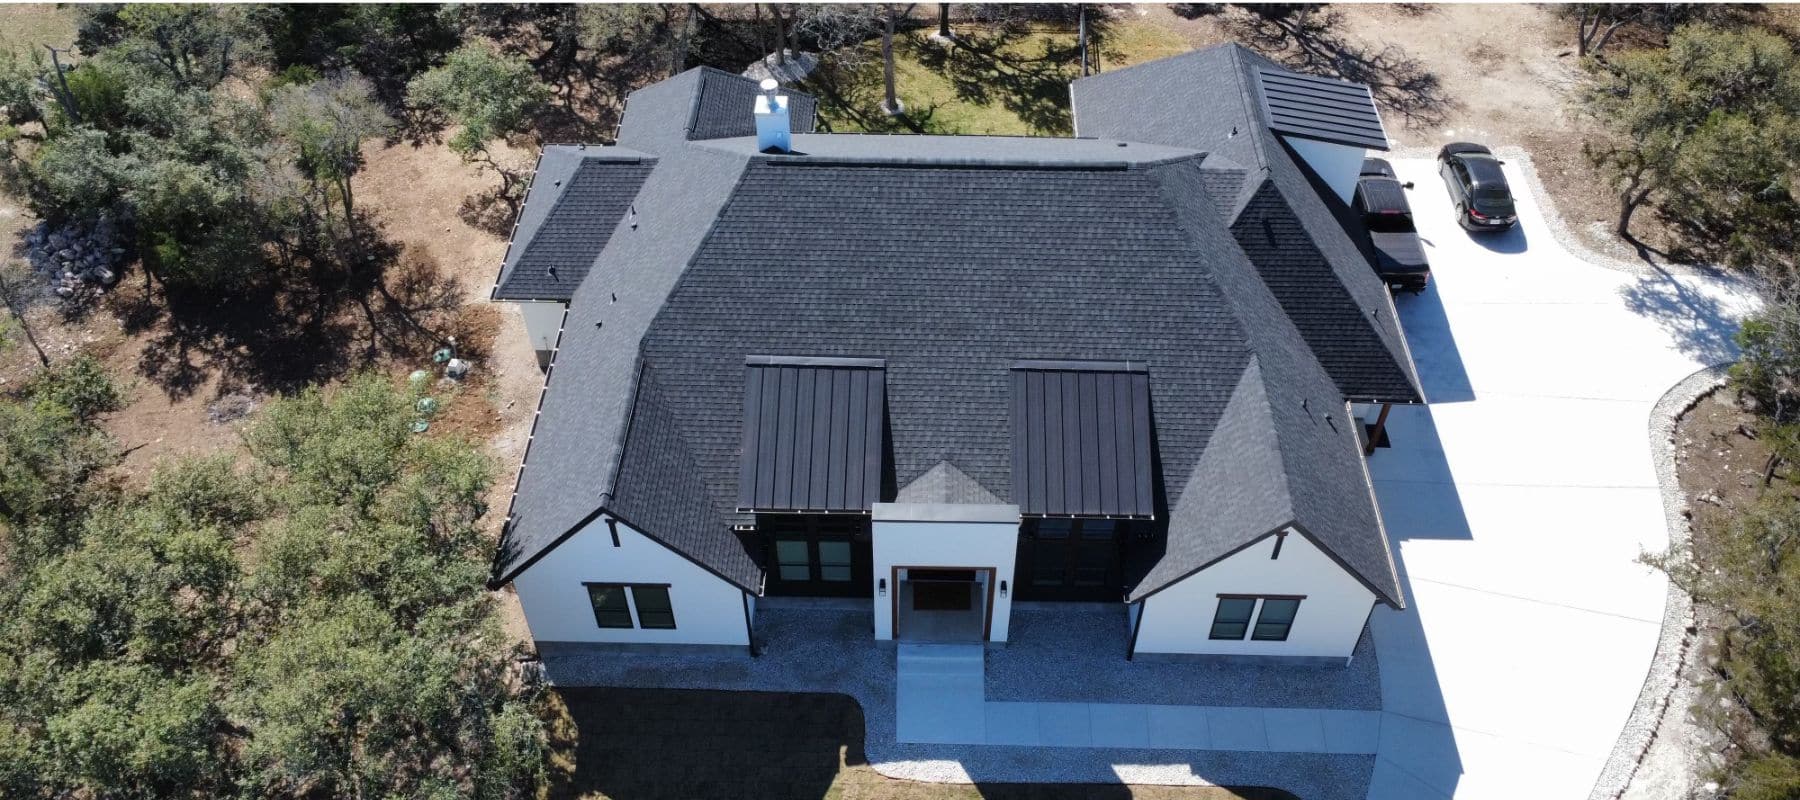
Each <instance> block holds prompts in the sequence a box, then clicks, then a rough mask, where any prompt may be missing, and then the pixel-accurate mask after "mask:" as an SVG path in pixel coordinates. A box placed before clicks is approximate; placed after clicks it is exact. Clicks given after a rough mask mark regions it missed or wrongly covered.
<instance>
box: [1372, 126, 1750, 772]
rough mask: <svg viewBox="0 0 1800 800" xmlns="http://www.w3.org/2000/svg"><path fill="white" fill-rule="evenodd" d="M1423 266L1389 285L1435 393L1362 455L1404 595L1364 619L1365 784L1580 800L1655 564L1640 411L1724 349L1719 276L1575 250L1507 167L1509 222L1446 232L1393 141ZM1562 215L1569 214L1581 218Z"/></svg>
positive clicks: (1430, 174)
mask: <svg viewBox="0 0 1800 800" xmlns="http://www.w3.org/2000/svg"><path fill="white" fill-rule="evenodd" d="M1395 168H1396V170H1397V171H1398V172H1399V174H1400V177H1401V179H1402V180H1410V181H1414V182H1415V183H1416V188H1415V189H1413V190H1412V191H1411V192H1410V195H1411V199H1412V205H1413V211H1414V215H1415V217H1416V219H1417V221H1418V225H1419V228H1420V231H1421V234H1422V236H1423V238H1424V239H1425V241H1426V249H1427V253H1428V255H1429V256H1430V259H1431V264H1432V274H1433V280H1432V285H1431V288H1430V289H1429V290H1428V291H1427V292H1425V293H1424V294H1422V295H1419V296H1409V295H1403V296H1401V297H1400V298H1399V299H1398V300H1397V302H1396V305H1397V306H1398V309H1399V312H1400V317H1401V321H1402V323H1403V325H1404V326H1405V329H1406V334H1407V339H1408V342H1409V344H1410V346H1411V348H1412V351H1413V355H1414V360H1415V361H1416V362H1417V364H1418V366H1419V370H1420V373H1421V376H1422V378H1423V380H1424V383H1425V392H1426V394H1427V396H1428V399H1429V400H1430V402H1431V405H1430V406H1428V407H1425V408H1396V409H1395V410H1394V412H1393V414H1392V416H1391V418H1390V420H1389V429H1390V431H1391V434H1392V437H1391V438H1392V441H1393V442H1394V447H1393V449H1391V450H1382V451H1378V452H1377V453H1376V455H1375V456H1374V457H1373V458H1372V459H1371V461H1370V471H1371V474H1372V476H1373V478H1374V483H1375V488H1376V494H1377V496H1378V498H1379V501H1380V504H1381V509H1382V515H1383V517H1384V519H1385V521H1386V523H1387V526H1388V534H1389V536H1390V538H1391V539H1392V541H1393V544H1394V546H1395V547H1396V549H1397V550H1398V553H1397V558H1396V561H1397V562H1398V564H1399V565H1400V568H1401V571H1402V573H1403V576H1402V577H1403V579H1404V581H1405V584H1406V585H1405V588H1406V592H1407V603H1408V608H1407V609H1406V610H1404V611H1392V610H1389V609H1385V608H1378V609H1377V610H1376V612H1375V615H1374V616H1373V617H1372V619H1371V628H1372V632H1373V634H1374V637H1375V648H1376V652H1377V653H1378V654H1379V657H1380V662H1381V689H1382V691H1381V694H1382V709H1383V714H1382V723H1381V733H1380V743H1379V747H1378V749H1377V759H1376V767H1375V774H1374V776H1373V778H1372V781H1371V787H1370V791H1369V797H1370V798H1375V799H1377V800H1387V799H1388V798H1404V800H1422V799H1424V798H1437V797H1457V798H1519V797H1545V798H1581V797H1586V796H1587V795H1588V793H1589V791H1590V789H1591V788H1592V787H1593V785H1594V781H1595V778H1596V776H1597V775H1598V774H1599V773H1600V770H1601V766H1602V765H1603V764H1604V763H1605V762H1606V759H1607V757H1608V755H1609V753H1610V752H1611V750H1612V748H1613V745H1614V741H1615V740H1616V739H1617V737H1618V736H1619V732H1620V729H1621V727H1622V726H1623V725H1624V723H1625V721H1626V718H1627V716H1628V715H1629V714H1630V712H1631V710H1632V707H1633V703H1634V701H1635V700H1636V698H1637V695H1638V692H1639V689H1640V687H1641V686H1642V685H1643V682H1644V677H1645V674H1646V672H1647V670H1648V668H1649V665H1650V660H1651V656H1652V653H1653V651H1654V650H1655V646H1656V643H1657V637H1658V633H1659V629H1660V626H1661V624H1662V620H1663V606H1664V601H1665V597H1666V589H1667V582H1666V580H1665V579H1664V577H1663V576H1662V575H1661V574H1660V573H1657V572H1655V571H1653V570H1651V569H1649V568H1647V567H1645V566H1643V565H1641V564H1639V563H1637V561H1636V559H1637V557H1638V555H1639V554H1640V553H1641V552H1645V551H1651V552H1654V551H1659V550H1661V549H1663V548H1664V547H1665V546H1666V545H1667V541H1668V538H1667V537H1668V531H1667V527H1666V525H1665V522H1664V518H1663V506H1662V497H1661V493H1660V491H1659V488H1658V484H1657V480H1656V476H1655V472H1654V468H1653V464H1652V461H1651V456H1650V447H1649V425H1648V423H1649V415H1650V412H1651V409H1652V408H1653V407H1654V406H1655V403H1656V401H1657V399H1658V398H1659V397H1661V396H1662V395H1663V393H1664V392H1665V391H1667V390H1668V389H1669V387H1671V386H1673V385H1674V384H1675V383H1677V382H1678V381H1680V380H1682V379H1683V378H1685V377H1687V376H1688V375H1690V374H1692V373H1693V372H1694V371H1695V370H1697V369H1699V368H1701V367H1703V366H1707V365H1711V364H1716V363H1722V362H1726V361H1730V360H1732V359H1733V358H1735V348H1734V346H1733V344H1732V341H1731V336H1732V333H1733V331H1734V330H1735V329H1736V325H1737V319H1738V318H1739V316H1740V315H1741V314H1742V313H1743V312H1744V311H1745V310H1746V309H1748V308H1750V307H1753V303H1754V301H1753V300H1752V299H1751V294H1750V292H1749V291H1747V289H1746V288H1745V287H1742V286H1740V285H1737V284H1735V283H1733V282H1730V281H1726V280H1720V279H1710V278H1701V277H1689V276H1673V275H1667V274H1659V273H1654V272H1653V273H1650V274H1648V275H1633V274H1629V273H1623V272H1617V271H1613V270H1608V269H1604V268H1601V267H1597V266H1593V265H1590V264H1588V263H1586V262H1584V261H1582V260H1581V259H1580V258H1577V257H1576V256H1574V255H1571V254H1569V253H1567V252H1565V251H1564V250H1562V249H1561V247H1559V246H1558V244H1557V243H1556V242H1555V241H1554V240H1553V239H1552V237H1551V236H1550V234H1549V233H1548V231H1547V229H1546V228H1545V227H1544V222H1543V218H1542V216H1541V212H1540V211H1539V208H1538V206H1537V202H1536V200H1535V198H1533V197H1532V196H1530V193H1529V192H1528V191H1527V189H1526V182H1525V181H1524V180H1522V179H1521V178H1522V176H1521V175H1520V174H1519V172H1518V170H1517V168H1516V165H1509V166H1507V167H1506V170H1507V173H1508V177H1509V179H1510V181H1511V183H1512V186H1513V189H1514V192H1515V193H1516V194H1517V195H1518V200H1519V218H1520V222H1519V227H1518V229H1517V230H1515V231H1513V232H1510V233H1506V234H1500V235H1497V236H1492V237H1485V238H1477V237H1472V236H1471V235H1469V234H1467V233H1465V232H1463V231H1462V230H1460V229H1458V228H1457V227H1456V225H1455V223H1454V221H1453V219H1452V212H1451V210H1450V207H1449V200H1448V198H1447V195H1446V193H1445V190H1444V187H1443V183H1442V181H1441V180H1439V178H1438V177H1437V174H1436V170H1435V164H1434V163H1433V162H1432V161H1430V160H1416V159H1414V160H1398V161H1396V162H1395ZM1577 222H1580V221H1577Z"/></svg>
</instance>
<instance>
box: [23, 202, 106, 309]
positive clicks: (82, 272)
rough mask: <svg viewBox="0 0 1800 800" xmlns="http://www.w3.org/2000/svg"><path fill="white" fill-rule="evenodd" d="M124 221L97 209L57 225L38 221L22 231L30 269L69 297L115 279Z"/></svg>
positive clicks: (54, 288)
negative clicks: (90, 216)
mask: <svg viewBox="0 0 1800 800" xmlns="http://www.w3.org/2000/svg"><path fill="white" fill-rule="evenodd" d="M125 224H126V221H123V220H120V219H119V218H117V217H115V216H114V215H113V214H111V213H108V212H101V214H100V216H99V217H97V218H95V219H92V220H70V221H68V222H65V223H63V224H61V225H58V226H52V225H51V224H50V223H49V222H40V223H38V224H37V225H36V226H35V227H33V228H32V229H31V230H30V231H29V232H28V233H26V234H25V246H26V248H27V253H28V258H29V259H30V261H31V267H32V269H35V270H37V271H38V272H41V273H43V274H44V275H45V277H46V278H48V280H49V283H50V290H51V291H52V292H55V293H56V296H58V297H63V298H71V297H74V296H75V295H77V294H79V293H81V292H82V290H83V289H88V288H94V289H104V288H105V287H108V286H111V285H113V284H114V283H117V282H118V281H119V272H120V270H121V269H122V268H123V265H124V261H125V254H126V247H125V244H126V242H127V237H126V236H125V235H124V232H123V230H122V228H123V227H124V225H125Z"/></svg>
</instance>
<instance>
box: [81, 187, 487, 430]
mask: <svg viewBox="0 0 1800 800" xmlns="http://www.w3.org/2000/svg"><path fill="white" fill-rule="evenodd" d="M357 229H358V234H357V236H356V237H355V240H354V242H337V243H333V244H329V245H328V244H323V243H316V242H314V243H309V244H308V245H307V246H305V247H302V248H297V250H298V251H301V252H304V255H303V256H302V257H301V258H299V259H297V260H295V261H294V262H293V263H290V264H287V265H283V266H276V265H271V269H270V271H269V272H270V274H269V276H268V277H266V278H265V279H263V280H261V281H258V282H256V283H255V284H254V285H251V286H248V287H244V288H241V289H238V290H235V291H232V292H229V293H222V292H220V291H218V290H216V289H211V288H203V287H183V286H180V285H167V286H163V287H162V291H161V292H160V294H159V295H151V294H150V293H149V292H144V293H142V295H141V296H134V297H131V298H126V299H122V301H121V302H120V303H117V304H116V305H115V306H114V309H115V313H117V314H118V315H119V317H120V320H121V322H122V324H123V325H124V327H125V329H126V331H127V333H134V334H135V333H143V332H149V333H150V335H149V337H148V341H147V342H146V344H145V346H144V349H143V351H142V353H140V354H139V358H138V364H137V371H138V373H139V374H140V375H142V376H143V377H144V378H146V379H148V380H149V381H151V382H152V383H154V384H156V385H157V386H158V387H159V388H161V389H162V390H163V392H164V393H165V394H166V395H168V396H169V397H170V398H172V399H180V398H184V397H188V396H190V395H192V394H193V393H194V392H196V391H198V390H199V389H200V388H201V387H203V386H205V385H207V384H208V383H209V382H211V381H213V380H214V379H215V378H216V380H217V385H216V387H215V393H216V394H217V395H219V396H224V395H227V394H230V393H233V392H238V391H245V390H256V391H274V392H291V391H297V390H299V389H301V388H303V387H305V386H308V385H311V384H315V383H319V382H321V381H327V380H331V379H334V378H338V377H342V376H343V375H345V374H348V373H349V372H350V371H352V370H354V369H357V368H359V367H363V366H368V365H371V364H376V363H379V362H381V361H382V360H384V359H391V358H409V357H420V356H423V355H424V354H425V353H428V352H430V351H431V350H432V349H433V348H435V347H437V346H439V344H440V343H441V342H442V341H443V340H444V338H445V337H444V335H443V334H441V333H439V331H440V330H441V329H444V327H445V326H446V325H448V324H449V322H450V320H451V317H452V316H453V315H454V314H455V312H456V310H457V309H458V308H459V307H460V306H461V304H462V301H463V298H462V289H461V287H460V285H458V284H457V283H456V281H455V279H454V277H453V276H450V275H448V274H446V273H445V272H444V271H443V270H442V269H441V268H440V267H439V266H438V264H437V262H436V260H435V259H433V258H431V257H430V256H429V255H426V254H423V253H417V252H412V251H408V250H406V249H405V247H404V245H402V244H400V243H399V242H396V241H394V240H392V239H390V238H388V237H387V235H386V234H385V232H384V231H383V230H382V228H381V226H380V224H379V223H377V222H376V221H374V219H373V218H372V217H370V216H368V215H367V214H359V216H358V220H357ZM315 248H316V249H315Z"/></svg>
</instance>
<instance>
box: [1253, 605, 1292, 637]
mask: <svg viewBox="0 0 1800 800" xmlns="http://www.w3.org/2000/svg"><path fill="white" fill-rule="evenodd" d="M1299 612H1300V601H1299V599H1297V598H1293V597H1271V598H1268V599H1266V600H1263V601H1262V613H1260V614H1257V615H1256V630H1255V631H1254V632H1252V633H1251V634H1250V638H1252V639H1255V640H1257V641H1259V642H1285V641H1287V637H1288V631H1289V630H1291V629H1292V628H1293V627H1294V615H1295V614H1297V613H1299Z"/></svg>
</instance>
